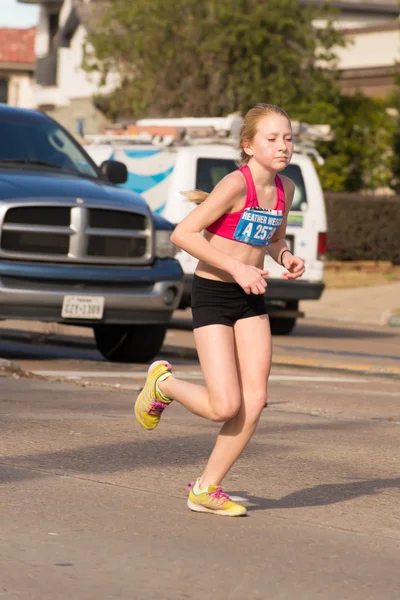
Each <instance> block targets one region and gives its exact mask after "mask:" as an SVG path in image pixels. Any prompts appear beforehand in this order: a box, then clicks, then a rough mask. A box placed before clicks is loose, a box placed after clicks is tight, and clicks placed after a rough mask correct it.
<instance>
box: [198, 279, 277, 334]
mask: <svg viewBox="0 0 400 600" xmlns="http://www.w3.org/2000/svg"><path fill="white" fill-rule="evenodd" d="M192 314H193V329H196V328H198V327H204V326H205V325H228V327H232V326H233V325H234V323H235V322H236V321H238V320H239V319H247V318H248V317H256V316H260V315H266V314H267V309H266V307H265V301H264V295H263V294H246V292H245V291H244V290H243V288H241V287H240V285H239V284H238V283H227V282H225V281H215V280H213V279H206V278H205V277H199V276H198V275H194V277H193V285H192Z"/></svg>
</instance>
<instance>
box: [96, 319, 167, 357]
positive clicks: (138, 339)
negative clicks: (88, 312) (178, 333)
mask: <svg viewBox="0 0 400 600" xmlns="http://www.w3.org/2000/svg"><path fill="white" fill-rule="evenodd" d="M93 330H94V336H95V339H96V344H97V348H98V350H99V351H100V352H101V354H102V355H103V356H104V358H106V359H107V360H109V361H110V362H119V363H133V362H148V361H150V360H151V359H152V358H154V357H155V356H156V354H157V353H158V352H159V351H160V349H161V346H162V345H163V341H164V337H165V334H166V331H167V326H166V325H97V326H96V327H94V328H93Z"/></svg>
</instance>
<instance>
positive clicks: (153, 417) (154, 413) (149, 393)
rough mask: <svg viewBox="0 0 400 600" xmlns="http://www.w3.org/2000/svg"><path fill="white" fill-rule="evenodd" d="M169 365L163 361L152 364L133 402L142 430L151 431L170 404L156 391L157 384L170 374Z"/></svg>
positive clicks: (167, 399) (169, 401)
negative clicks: (142, 386)
mask: <svg viewBox="0 0 400 600" xmlns="http://www.w3.org/2000/svg"><path fill="white" fill-rule="evenodd" d="M171 369H172V367H171V365H170V364H169V363H168V362H167V361H165V360H157V361H156V362H153V363H152V364H151V365H150V367H149V370H148V372H147V379H146V383H145V384H144V388H143V389H142V391H141V392H140V394H139V395H138V397H137V400H136V402H135V415H136V419H137V420H138V422H139V423H140V425H141V426H142V427H144V429H147V430H148V431H151V430H152V429H155V428H156V427H157V425H158V423H159V422H160V418H161V414H162V412H163V410H164V409H165V408H167V406H169V405H170V404H171V402H172V400H171V399H169V398H165V396H163V395H162V394H161V392H160V391H159V390H158V386H157V383H158V382H159V381H162V380H163V379H166V378H167V377H168V376H169V375H170V374H171Z"/></svg>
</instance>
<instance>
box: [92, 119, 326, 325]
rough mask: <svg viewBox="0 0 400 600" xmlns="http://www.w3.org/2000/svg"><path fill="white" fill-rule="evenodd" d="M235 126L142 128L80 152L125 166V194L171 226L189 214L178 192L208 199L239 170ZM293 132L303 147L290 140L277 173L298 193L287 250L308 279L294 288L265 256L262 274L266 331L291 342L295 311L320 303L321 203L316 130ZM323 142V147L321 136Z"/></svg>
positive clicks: (188, 275)
mask: <svg viewBox="0 0 400 600" xmlns="http://www.w3.org/2000/svg"><path fill="white" fill-rule="evenodd" d="M241 122H242V120H241V118H240V117H237V116H236V115H233V116H232V117H229V118H221V119H152V120H143V121H138V122H137V124H136V125H137V126H138V128H140V129H139V133H137V134H136V135H135V136H127V135H124V136H114V135H104V136H92V140H91V143H90V144H89V145H86V146H85V149H86V151H87V152H88V154H89V155H90V156H91V157H92V158H93V160H94V161H95V162H96V163H97V164H99V165H100V164H101V163H102V162H103V161H105V160H110V159H114V160H118V161H121V162H124V163H125V164H126V166H127V168H128V172H129V176H128V181H127V182H126V184H124V186H126V187H129V188H130V189H132V190H134V191H135V192H138V193H140V194H141V195H142V196H143V197H144V198H145V199H146V201H147V202H148V204H149V205H150V208H151V209H152V210H153V211H155V212H157V213H159V214H161V215H162V216H163V217H165V218H166V219H168V220H169V221H171V222H172V223H174V224H177V223H179V222H180V221H182V219H183V218H184V217H186V215H187V214H188V213H189V212H190V211H191V210H193V209H194V208H195V205H194V204H193V203H192V202H190V201H189V200H187V199H186V198H185V197H184V196H182V194H181V193H180V191H185V190H193V189H200V190H203V191H206V192H211V190H212V189H213V187H214V186H215V185H216V184H217V183H218V181H219V180H220V179H221V178H222V177H224V176H225V175H226V174H227V173H230V172H231V171H233V170H235V169H237V167H238V163H237V161H238V158H239V150H238V149H237V142H238V139H237V131H238V128H239V126H240V124H241ZM293 125H294V127H295V126H296V123H294V124H293ZM297 129H298V130H299V131H301V130H303V131H304V130H305V131H306V132H308V133H307V135H305V134H304V133H303V137H304V135H305V140H304V139H303V140H301V139H300V137H296V136H295V152H294V154H293V158H292V161H291V163H290V165H288V167H286V169H285V170H284V171H282V173H284V174H285V175H287V176H288V177H290V178H291V179H292V180H293V181H294V183H295V185H296V192H295V197H294V202H293V206H292V209H291V211H290V214H289V219H288V227H287V242H288V245H289V247H290V248H291V250H292V251H293V252H294V253H295V254H297V255H299V256H301V257H302V258H303V259H304V260H305V264H306V273H305V275H304V276H303V277H302V278H301V279H300V280H297V281H287V280H285V279H283V277H282V273H283V272H284V269H283V268H282V267H280V266H279V265H278V264H277V263H276V262H274V261H273V260H272V259H271V258H270V257H269V256H268V255H267V256H266V259H265V268H266V269H267V270H268V271H269V273H270V275H269V277H268V279H267V282H268V287H267V291H266V295H265V300H266V303H267V305H268V310H269V314H270V318H271V329H272V332H273V333H274V334H281V335H284V334H289V333H290V332H291V331H292V330H293V328H294V326H295V323H296V319H297V318H298V317H301V316H303V314H302V313H300V312H299V309H298V307H299V300H315V299H318V298H320V296H321V294H322V291H323V289H324V284H323V267H324V254H325V246H326V213H325V203H324V197H323V193H322V189H321V185H320V182H319V179H318V175H317V173H316V170H315V168H314V165H313V163H312V161H311V159H310V156H309V154H314V155H315V156H316V157H317V158H319V157H318V155H317V154H316V151H315V147H314V144H313V141H312V139H310V138H312V137H313V136H314V139H315V137H317V136H318V135H319V136H320V138H319V139H321V129H318V128H315V127H311V126H307V127H304V125H303V124H297ZM158 131H162V132H164V133H163V134H159V133H157V132H158ZM174 131H175V134H174ZM310 131H311V134H310ZM165 132H167V133H165ZM171 132H172V133H171ZM295 133H296V131H295ZM323 135H324V136H325V138H324V139H326V131H325V130H323ZM205 136H206V137H205ZM177 258H178V259H179V261H180V263H181V266H182V268H183V271H184V273H185V288H184V294H183V296H182V301H181V308H186V307H188V306H190V290H191V281H192V278H193V272H194V269H195V266H196V263H197V261H196V259H194V258H193V257H192V256H190V255H189V254H187V253H186V252H184V251H183V250H180V251H179V252H178V254H177Z"/></svg>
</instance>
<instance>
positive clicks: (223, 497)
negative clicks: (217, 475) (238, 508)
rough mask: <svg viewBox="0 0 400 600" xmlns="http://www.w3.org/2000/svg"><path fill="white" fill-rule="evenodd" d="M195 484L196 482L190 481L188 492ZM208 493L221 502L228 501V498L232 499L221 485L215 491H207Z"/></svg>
mask: <svg viewBox="0 0 400 600" xmlns="http://www.w3.org/2000/svg"><path fill="white" fill-rule="evenodd" d="M194 486H195V482H194V481H191V482H190V483H188V486H187V489H188V492H190V491H191V490H192V489H193V488H194ZM207 494H209V495H210V496H212V497H213V498H214V499H215V500H220V501H221V502H220V503H223V502H226V501H227V500H230V496H229V495H228V494H226V493H225V492H224V491H223V490H222V488H221V487H218V488H217V489H216V490H214V491H213V492H207Z"/></svg>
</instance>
